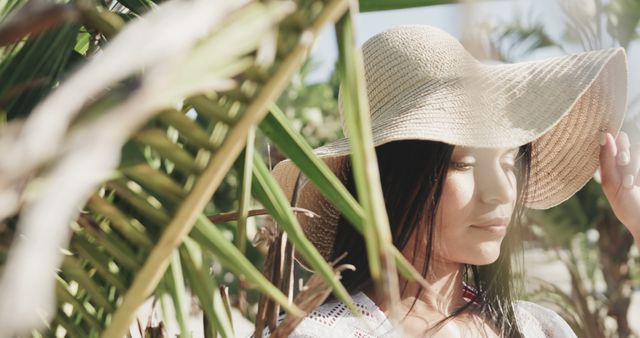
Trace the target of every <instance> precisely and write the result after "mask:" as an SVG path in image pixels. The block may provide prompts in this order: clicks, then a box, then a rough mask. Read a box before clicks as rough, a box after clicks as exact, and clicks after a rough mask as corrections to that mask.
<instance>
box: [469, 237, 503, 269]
mask: <svg viewBox="0 0 640 338" xmlns="http://www.w3.org/2000/svg"><path fill="white" fill-rule="evenodd" d="M499 256H500V242H496V243H482V244H481V245H479V246H477V247H475V248H473V249H472V250H470V252H469V254H468V255H467V259H466V260H465V261H466V262H465V263H466V264H472V265H489V264H491V263H493V262H495V261H496V260H498V257H499Z"/></svg>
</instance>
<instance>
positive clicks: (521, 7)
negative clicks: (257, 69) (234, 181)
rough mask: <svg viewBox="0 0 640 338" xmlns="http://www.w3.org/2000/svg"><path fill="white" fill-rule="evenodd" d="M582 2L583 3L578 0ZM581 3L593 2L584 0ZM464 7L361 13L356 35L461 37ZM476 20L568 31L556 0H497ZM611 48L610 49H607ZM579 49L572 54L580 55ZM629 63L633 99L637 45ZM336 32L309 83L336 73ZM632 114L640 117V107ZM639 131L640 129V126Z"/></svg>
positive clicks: (639, 67)
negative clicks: (413, 29) (430, 29)
mask: <svg viewBox="0 0 640 338" xmlns="http://www.w3.org/2000/svg"><path fill="white" fill-rule="evenodd" d="M576 1H580V0H576ZM582 3H591V2H590V1H584V0H582ZM578 10H589V6H585V5H580V6H579V7H578ZM464 11H465V8H463V6H462V5H459V4H456V5H438V6H428V7H420V8H412V9H403V10H393V11H384V12H373V13H363V14H359V15H358V17H357V18H356V34H357V41H358V44H359V45H361V44H362V43H363V42H364V41H366V40H367V39H368V38H369V37H371V36H373V35H374V34H376V33H379V32H381V31H383V30H385V29H387V28H389V27H391V26H394V25H399V24H429V25H433V26H436V27H439V28H441V29H443V30H445V31H447V32H449V33H450V34H452V35H453V36H455V37H457V38H460V36H461V34H462V24H463V22H464V21H463V20H464V19H465V18H466V17H467V15H465V13H464ZM471 12H472V13H473V16H472V18H473V21H475V22H479V21H486V20H490V21H494V22H496V23H500V22H510V21H513V20H514V19H515V18H518V17H519V18H523V20H522V21H524V22H528V23H536V22H541V23H542V24H543V25H544V26H545V27H546V28H547V29H546V31H547V33H548V34H550V35H551V38H553V39H555V40H560V37H561V36H562V34H563V33H564V31H565V30H566V21H567V19H566V18H565V17H564V14H563V12H562V10H561V9H560V7H559V5H558V1H557V0H498V1H486V2H482V3H480V4H476V5H475V6H474V7H473V10H472V11H471ZM606 47H608V46H606ZM580 51H581V50H580V49H579V47H578V46H576V48H572V49H571V50H569V52H580ZM627 52H628V53H629V54H628V59H629V63H630V65H629V66H630V98H633V97H637V96H638V95H640V62H638V61H636V60H640V57H639V55H638V54H639V53H640V46H638V42H636V43H634V44H632V45H631V47H630V48H629V50H628V51H627ZM337 54H338V52H337V49H336V42H335V33H334V29H333V26H331V27H327V28H326V29H325V30H324V31H323V32H322V33H321V35H320V37H319V38H318V40H317V42H316V46H315V48H314V50H313V52H312V58H313V59H314V60H315V61H316V62H319V66H320V67H319V68H318V69H317V70H316V71H314V72H313V73H312V74H311V75H310V77H309V78H308V81H309V82H317V81H324V80H326V79H327V78H328V77H329V74H330V73H331V71H332V70H333V66H334V63H335V60H336V58H337ZM562 54H563V52H562V51H561V50H560V49H559V48H545V49H541V50H539V51H538V52H536V53H534V54H533V55H531V56H529V57H527V59H539V58H545V57H550V56H555V55H562ZM629 114H632V115H639V116H638V118H636V120H638V121H640V104H639V105H638V107H636V109H634V111H633V112H629ZM639 128H640V126H639Z"/></svg>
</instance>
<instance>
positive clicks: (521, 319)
mask: <svg viewBox="0 0 640 338" xmlns="http://www.w3.org/2000/svg"><path fill="white" fill-rule="evenodd" d="M353 302H354V304H355V306H356V307H358V309H359V310H360V311H361V312H362V314H363V315H362V316H361V317H360V318H357V317H355V316H353V315H352V314H351V311H349V309H348V308H347V307H346V306H345V305H344V304H343V303H342V302H340V301H337V300H336V301H332V302H328V303H326V304H323V305H321V306H319V307H318V308H316V309H315V310H313V311H312V312H311V313H309V314H308V315H307V317H306V318H305V319H304V320H303V321H302V322H301V323H300V324H299V325H298V326H297V327H296V329H295V330H294V332H293V333H292V334H291V335H290V336H289V337H293V338H338V337H349V338H352V337H353V338H372V337H382V338H396V337H398V338H399V337H401V336H402V334H401V333H400V332H398V330H396V329H394V327H393V326H392V325H391V322H390V321H389V320H388V319H387V317H386V316H385V314H384V313H383V312H382V311H381V310H380V309H379V308H378V306H376V304H375V303H374V302H373V301H372V300H371V299H369V297H367V296H366V295H365V294H364V293H362V292H359V293H357V294H355V295H353ZM514 310H515V315H516V320H517V322H518V326H519V328H520V330H521V332H522V333H523V335H524V337H525V338H541V337H547V338H575V337H576V335H575V333H574V332H573V331H572V330H571V328H570V327H569V325H568V324H567V323H566V322H565V321H564V320H563V319H562V317H560V316H559V315H558V314H557V313H555V312H553V311H551V310H549V309H547V308H545V307H542V306H540V305H537V304H534V303H531V302H526V301H516V302H514ZM268 336H269V333H268V332H267V331H266V330H265V332H264V334H263V337H268Z"/></svg>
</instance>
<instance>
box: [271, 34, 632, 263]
mask: <svg viewBox="0 0 640 338" xmlns="http://www.w3.org/2000/svg"><path fill="white" fill-rule="evenodd" d="M425 27H426V28H425ZM424 29H427V30H429V31H428V34H430V35H429V38H431V40H437V41H436V43H439V44H440V45H441V46H439V47H440V48H443V49H448V48H449V49H451V48H453V49H456V51H454V52H453V54H454V55H453V56H452V57H451V58H452V59H457V60H456V61H457V62H459V63H460V64H459V65H458V66H457V70H456V71H452V70H451V69H449V70H447V69H446V67H445V68H443V72H442V77H441V78H440V79H437V78H435V79H432V80H427V81H425V80H424V79H418V80H415V81H412V78H413V77H418V76H420V74H419V73H420V72H419V70H416V69H413V70H412V69H407V70H406V74H401V75H400V76H389V77H381V78H380V77H379V78H377V79H376V80H375V81H374V83H373V85H370V84H371V76H372V75H370V74H372V72H374V74H375V72H380V68H385V67H391V66H389V65H390V64H391V65H394V61H393V60H388V55H384V51H385V50H386V49H390V48H389V46H388V44H389V42H388V41H386V40H384V39H383V42H382V43H380V42H377V43H378V44H382V45H383V46H380V48H375V47H371V46H369V47H370V48H369V50H368V53H367V49H366V47H367V46H366V44H367V43H365V46H364V47H363V54H364V57H365V58H364V59H365V68H366V74H368V75H367V86H368V87H367V92H368V95H369V101H370V102H372V103H370V105H371V107H372V108H371V110H372V113H371V114H372V118H371V123H372V133H373V143H374V145H375V146H379V145H382V144H385V143H388V142H392V141H397V140H408V139H414V140H432V141H441V142H445V143H448V144H453V145H459V146H470V147H485V148H497V147H500V148H511V147H517V146H521V145H523V144H527V143H532V163H531V174H530V179H529V185H528V188H527V190H526V191H525V192H524V193H525V196H526V197H525V200H526V205H525V206H526V207H528V208H531V209H547V208H550V207H553V206H556V205H558V204H560V203H562V202H563V201H565V200H567V199H568V198H570V197H571V196H572V195H573V194H575V193H576V192H577V191H578V190H580V189H581V188H582V187H583V186H584V185H585V184H586V183H587V182H588V181H589V180H590V179H591V178H592V177H593V175H594V173H595V171H596V170H597V168H598V165H599V152H600V145H599V139H600V134H601V132H603V131H608V132H610V133H612V134H613V135H614V136H615V135H617V134H618V132H619V130H620V128H621V125H622V121H623V117H624V113H625V110H626V102H627V62H626V54H625V51H624V49H623V48H611V49H604V50H597V51H590V52H584V53H579V54H573V55H567V56H560V57H555V58H550V59H545V60H540V61H531V62H523V63H515V64H494V65H487V64H481V63H479V62H477V61H476V60H475V59H473V57H471V56H470V55H469V54H468V53H466V51H464V49H463V48H461V46H460V47H458V46H455V44H457V41H455V40H454V41H455V42H453V41H452V39H453V38H452V37H450V36H449V35H448V34H446V33H444V32H442V31H439V30H437V29H434V28H432V27H427V26H401V27H398V28H396V30H401V33H404V34H406V35H407V36H415V35H416V32H415V30H424ZM388 32H393V30H390V31H387V32H385V33H381V34H380V35H384V34H388ZM419 33H421V34H422V33H423V32H422V31H420V32H419ZM396 34H397V32H396ZM373 39H374V38H372V40H373ZM400 41H401V42H402V43H406V41H403V40H402V39H400ZM443 41H444V42H443ZM368 42H369V41H368ZM410 42H411V45H415V44H420V43H423V42H422V41H417V42H416V41H410ZM385 43H386V44H387V45H384V44H385ZM392 43H395V41H392ZM425 43H433V42H432V41H431V42H430V41H427V42H425ZM452 45H453V47H452ZM385 47H386V48H385ZM425 47H426V46H425ZM430 47H431V48H438V46H430ZM381 51H382V52H381ZM367 54H369V55H368V56H367ZM420 66H421V65H418V67H420ZM414 68H415V67H414ZM387 71H393V72H396V73H397V72H398V71H400V72H402V69H400V70H399V69H397V67H396V69H389V70H387ZM447 71H448V73H447ZM451 74H453V75H451ZM396 75H397V74H396ZM373 76H375V75H373ZM400 79H403V80H402V81H400ZM403 86H411V87H405V88H403ZM384 88H392V90H391V92H386V93H385V92H384ZM393 90H395V92H393ZM389 95H395V96H392V97H394V98H397V100H396V101H395V102H393V101H392V102H391V103H390V102H389V101H388V100H387V101H384V100H385V99H384V98H386V97H388V96H389ZM381 98H382V99H381ZM345 134H346V133H345ZM314 153H315V154H317V155H318V156H319V157H320V158H321V159H323V160H324V161H325V162H326V163H327V164H329V166H330V167H331V168H332V169H333V170H334V172H336V173H339V170H338V167H339V166H340V163H341V161H342V160H343V157H344V156H346V155H349V153H350V146H349V142H348V139H347V138H342V139H339V140H337V141H335V142H331V143H329V144H327V145H325V146H322V147H320V148H316V149H315V150H314ZM273 175H274V176H275V178H276V179H277V180H278V182H279V183H280V185H281V187H282V188H283V189H284V191H285V193H286V194H287V195H289V197H290V195H291V193H292V191H293V187H294V185H295V180H296V178H297V176H298V169H297V168H296V167H295V165H293V164H292V163H291V161H289V160H285V161H283V162H281V163H279V164H278V165H277V166H276V167H275V168H274V171H273ZM343 179H344V178H343ZM297 206H299V207H301V208H306V209H310V210H311V211H314V212H316V213H317V214H319V215H321V217H320V218H315V219H301V225H302V227H303V229H304V231H305V233H306V235H307V236H308V237H309V238H310V239H311V241H312V242H313V243H314V245H316V247H317V248H318V249H319V250H320V252H321V253H322V254H323V256H325V257H329V256H328V255H329V254H330V253H331V249H332V243H333V239H334V238H335V231H336V230H335V228H336V224H337V221H338V216H339V214H337V212H336V210H335V209H334V208H333V206H331V204H330V203H329V202H327V201H326V200H325V199H324V198H323V197H322V196H321V195H320V194H319V193H318V192H317V189H315V188H314V187H313V185H312V184H306V185H305V186H303V188H302V190H301V192H300V194H299V199H298V204H297Z"/></svg>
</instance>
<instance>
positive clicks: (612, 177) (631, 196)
mask: <svg viewBox="0 0 640 338" xmlns="http://www.w3.org/2000/svg"><path fill="white" fill-rule="evenodd" d="M600 144H601V145H602V147H601V149H600V176H601V178H602V190H603V191H604V194H605V196H607V199H608V200H609V204H611V209H613V212H614V213H615V215H616V217H618V220H620V222H622V224H624V225H625V226H626V227H627V229H629V231H630V232H631V234H632V235H633V237H634V238H635V240H636V243H640V142H639V141H636V142H633V144H631V142H630V141H629V137H628V135H627V134H626V133H625V132H620V134H619V135H618V138H617V139H615V140H614V139H613V136H612V135H611V134H610V133H606V134H603V136H602V139H601V142H600Z"/></svg>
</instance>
